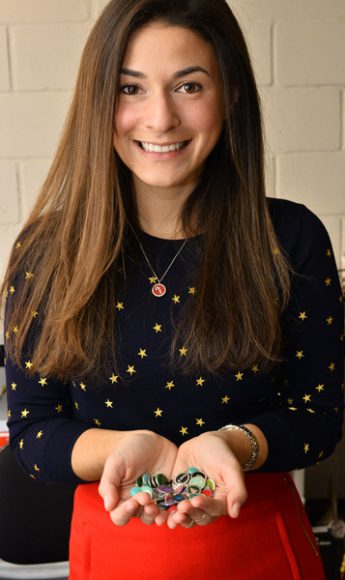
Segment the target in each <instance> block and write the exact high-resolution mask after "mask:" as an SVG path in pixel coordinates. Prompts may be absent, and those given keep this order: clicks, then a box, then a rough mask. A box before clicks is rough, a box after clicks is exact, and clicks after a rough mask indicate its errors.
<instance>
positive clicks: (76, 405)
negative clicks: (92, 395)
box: [74, 401, 79, 411]
mask: <svg viewBox="0 0 345 580" xmlns="http://www.w3.org/2000/svg"><path fill="white" fill-rule="evenodd" d="M74 406H75V408H76V409H77V411H79V403H78V401H74Z"/></svg>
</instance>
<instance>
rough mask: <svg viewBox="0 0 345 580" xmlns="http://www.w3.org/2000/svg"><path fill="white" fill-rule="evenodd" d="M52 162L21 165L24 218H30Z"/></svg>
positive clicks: (41, 161)
mask: <svg viewBox="0 0 345 580" xmlns="http://www.w3.org/2000/svg"><path fill="white" fill-rule="evenodd" d="M49 167H50V160H47V159H42V160H40V159H38V160H33V161H24V162H22V163H20V166H19V173H20V183H21V191H22V207H23V218H24V219H26V218H27V217H28V214H29V212H30V211H31V209H32V208H33V205H34V203H35V201H36V199H37V196H38V194H39V193H40V189H41V186H42V185H43V182H44V180H45V178H46V176H47V173H48V170H49Z"/></svg>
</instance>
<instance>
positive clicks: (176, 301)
mask: <svg viewBox="0 0 345 580" xmlns="http://www.w3.org/2000/svg"><path fill="white" fill-rule="evenodd" d="M171 300H172V301H173V303H174V304H180V296H178V295H177V294H174V296H173V297H172V299H171Z"/></svg>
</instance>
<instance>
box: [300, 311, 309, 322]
mask: <svg viewBox="0 0 345 580" xmlns="http://www.w3.org/2000/svg"><path fill="white" fill-rule="evenodd" d="M298 318H299V319H300V320H302V322H304V320H306V319H307V318H308V314H307V313H306V311H303V312H300V313H299V317H298Z"/></svg>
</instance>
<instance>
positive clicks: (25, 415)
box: [21, 409, 30, 419]
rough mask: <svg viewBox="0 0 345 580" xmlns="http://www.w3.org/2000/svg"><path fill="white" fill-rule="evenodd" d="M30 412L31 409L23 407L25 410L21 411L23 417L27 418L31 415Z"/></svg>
mask: <svg viewBox="0 0 345 580" xmlns="http://www.w3.org/2000/svg"><path fill="white" fill-rule="evenodd" d="M29 413H30V411H28V410H27V409H23V410H22V411H21V416H22V419H26V418H27V416H28V415H29Z"/></svg>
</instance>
